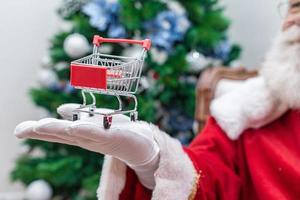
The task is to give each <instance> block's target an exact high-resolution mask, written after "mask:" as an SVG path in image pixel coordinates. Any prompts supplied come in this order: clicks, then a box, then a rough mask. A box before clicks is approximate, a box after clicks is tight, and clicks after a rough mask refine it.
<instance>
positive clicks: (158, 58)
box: [150, 47, 168, 65]
mask: <svg viewBox="0 0 300 200" xmlns="http://www.w3.org/2000/svg"><path fill="white" fill-rule="evenodd" d="M150 52H151V55H152V60H153V61H154V62H156V63H158V64H160V65H161V64H163V63H164V62H166V60H167V58H168V54H167V52H166V51H163V50H159V49H157V48H155V47H152V48H151V49H150Z"/></svg>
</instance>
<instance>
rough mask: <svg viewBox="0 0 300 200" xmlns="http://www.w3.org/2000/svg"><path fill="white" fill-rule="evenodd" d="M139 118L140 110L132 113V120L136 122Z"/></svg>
mask: <svg viewBox="0 0 300 200" xmlns="http://www.w3.org/2000/svg"><path fill="white" fill-rule="evenodd" d="M137 118H138V112H137V111H134V112H131V113H130V120H131V121H134V122H135V121H136V120H137Z"/></svg>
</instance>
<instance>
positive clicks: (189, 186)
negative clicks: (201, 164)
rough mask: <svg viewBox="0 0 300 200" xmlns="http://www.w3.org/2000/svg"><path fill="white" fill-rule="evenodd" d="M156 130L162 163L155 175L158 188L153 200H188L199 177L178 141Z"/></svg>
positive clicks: (154, 191)
mask: <svg viewBox="0 0 300 200" xmlns="http://www.w3.org/2000/svg"><path fill="white" fill-rule="evenodd" d="M155 129H156V130H155ZM154 130H155V135H154V137H155V140H156V141H157V143H158V146H159V148H160V162H159V167H158V169H157V170H156V172H155V175H154V176H155V183H156V186H155V188H154V190H153V196H152V200H172V199H182V200H185V199H188V198H189V195H190V194H191V192H192V190H193V186H194V184H195V177H196V176H197V172H196V170H195V168H194V165H193V163H192V161H191V160H190V158H189V157H188V155H187V154H186V153H185V152H184V150H183V148H182V145H181V144H180V142H179V141H178V140H176V139H174V138H171V137H170V136H169V135H167V134H166V133H164V132H162V131H159V129H158V128H157V127H154Z"/></svg>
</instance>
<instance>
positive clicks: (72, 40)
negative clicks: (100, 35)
mask: <svg viewBox="0 0 300 200" xmlns="http://www.w3.org/2000/svg"><path fill="white" fill-rule="evenodd" d="M90 50H91V48H90V45H89V42H88V40H87V39H86V38H85V37H84V36H83V35H81V34H79V33H73V34H71V35H69V36H68V37H67V38H66V39H65V41H64V51H65V52H66V53H67V55H68V56H70V57H71V58H79V57H81V56H84V55H85V54H86V53H88V52H89V51H90Z"/></svg>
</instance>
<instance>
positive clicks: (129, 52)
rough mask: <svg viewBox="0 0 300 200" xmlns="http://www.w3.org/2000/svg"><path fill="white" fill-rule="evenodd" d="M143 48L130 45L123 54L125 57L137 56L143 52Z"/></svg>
mask: <svg viewBox="0 0 300 200" xmlns="http://www.w3.org/2000/svg"><path fill="white" fill-rule="evenodd" d="M141 51H142V48H141V47H139V46H134V47H128V48H126V49H125V50H124V51H123V52H122V55H123V56H125V57H137V56H139V55H140V54H141Z"/></svg>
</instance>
